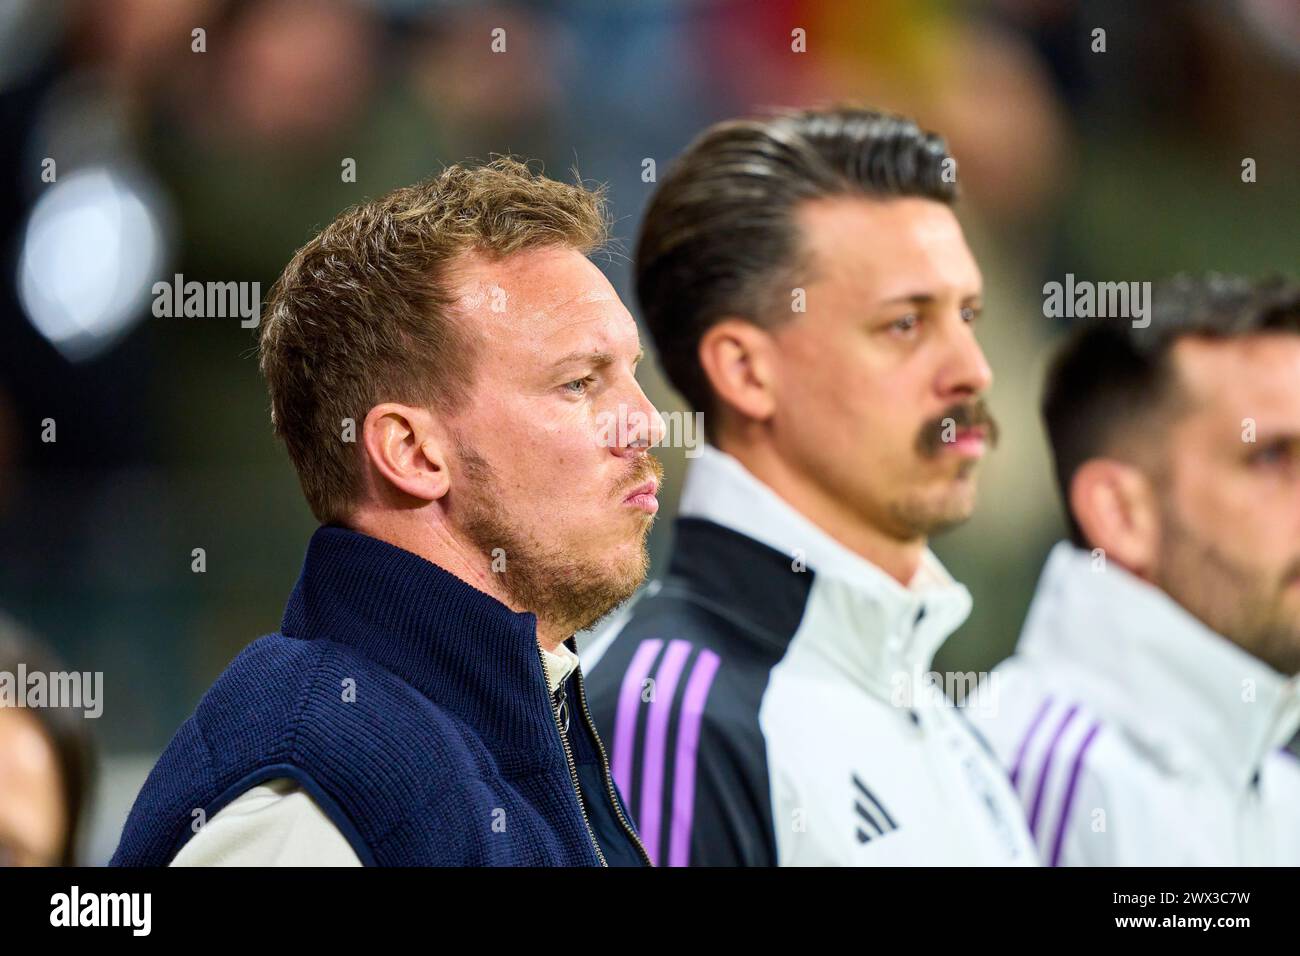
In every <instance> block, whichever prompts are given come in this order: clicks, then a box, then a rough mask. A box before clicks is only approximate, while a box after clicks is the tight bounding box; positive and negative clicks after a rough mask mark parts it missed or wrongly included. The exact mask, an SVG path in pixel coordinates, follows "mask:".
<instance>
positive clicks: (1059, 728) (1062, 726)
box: [1029, 704, 1079, 840]
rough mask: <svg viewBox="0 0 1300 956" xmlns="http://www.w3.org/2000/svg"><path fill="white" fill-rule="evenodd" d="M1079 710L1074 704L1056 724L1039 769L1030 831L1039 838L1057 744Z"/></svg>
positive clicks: (1030, 816)
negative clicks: (1039, 823) (1044, 799)
mask: <svg viewBox="0 0 1300 956" xmlns="http://www.w3.org/2000/svg"><path fill="white" fill-rule="evenodd" d="M1078 712H1079V705H1078V704H1073V705H1072V706H1071V707H1070V709H1069V710H1067V711H1066V712H1065V716H1064V717H1062V718H1061V722H1060V723H1059V724H1057V725H1056V733H1054V734H1052V742H1051V743H1050V744H1048V745H1047V753H1046V754H1045V755H1044V756H1043V767H1042V769H1041V770H1039V771H1038V786H1037V788H1035V790H1034V805H1033V806H1032V807H1030V809H1029V832H1030V834H1031V835H1032V836H1033V837H1034V839H1035V840H1036V839H1038V813H1039V811H1040V810H1042V809H1043V792H1044V791H1045V790H1046V789H1047V775H1048V774H1049V773H1051V770H1052V758H1053V757H1055V756H1056V745H1057V744H1059V743H1060V742H1061V737H1062V736H1063V735H1064V734H1065V731H1066V728H1068V727H1069V726H1070V721H1072V720H1074V715H1075V714H1077V713H1078Z"/></svg>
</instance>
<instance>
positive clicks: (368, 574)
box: [281, 526, 558, 752]
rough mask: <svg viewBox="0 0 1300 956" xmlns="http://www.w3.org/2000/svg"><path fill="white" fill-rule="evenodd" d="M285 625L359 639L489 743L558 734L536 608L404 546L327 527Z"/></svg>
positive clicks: (351, 642)
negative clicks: (509, 602) (505, 599)
mask: <svg viewBox="0 0 1300 956" xmlns="http://www.w3.org/2000/svg"><path fill="white" fill-rule="evenodd" d="M281 629H282V631H283V633H284V634H285V635H287V636H290V637H296V638H303V639H306V640H314V639H324V640H330V641H334V642H336V643H339V644H344V645H347V646H349V647H352V648H354V649H355V650H357V651H358V652H360V653H361V654H362V655H364V656H365V657H367V658H368V659H370V660H372V661H374V662H375V663H377V664H379V665H381V666H382V667H384V668H386V669H387V670H388V671H390V672H391V673H393V674H394V675H396V676H397V677H399V678H401V679H402V680H403V681H405V682H407V683H408V684H410V685H411V686H412V687H414V688H415V689H416V690H418V691H419V692H420V693H422V694H423V695H424V696H425V697H427V698H429V699H430V700H431V701H433V702H434V703H436V704H438V705H439V706H440V707H442V708H444V709H445V710H448V711H450V712H452V713H454V714H456V715H457V716H459V717H460V718H461V719H462V720H464V721H466V722H467V723H468V724H470V725H471V726H472V727H474V728H475V729H476V730H477V731H478V732H479V733H480V734H482V736H483V737H484V739H485V742H486V743H488V745H489V746H493V747H497V746H500V745H504V746H506V747H508V748H510V749H512V750H518V751H534V752H536V751H539V750H541V749H542V748H539V747H538V741H539V738H540V737H542V736H545V737H546V738H548V739H554V738H555V734H554V733H553V732H551V728H552V726H553V717H552V714H551V709H550V707H551V703H550V695H549V693H548V690H547V680H546V676H545V674H544V672H543V670H542V658H541V655H540V653H539V650H538V645H537V619H536V617H535V616H534V615H533V614H531V613H522V614H521V613H516V612H514V611H512V610H511V609H510V608H508V607H506V605H504V604H502V603H501V602H500V601H498V600H496V599H495V598H493V597H490V596H489V595H487V594H485V593H483V592H482V591H479V590H478V589H477V588H474V587H472V586H471V585H469V584H467V583H465V582H464V581H462V580H461V579H460V578H458V577H456V576H455V575H453V574H451V573H450V572H448V571H445V570H443V569H442V568H440V567H438V566H437V565H436V564H433V563H432V562H430V561H426V560H425V559H424V558H422V557H420V556H419V555H416V554H412V553H411V552H409V551H405V550H403V549H402V548H399V547H396V546H395V545H391V544H388V543H387V542H384V541H380V540H378V539H377V538H372V537H369V536H368V535H364V534H361V533H359V532H356V531H352V530H349V529H347V528H340V527H332V526H326V527H322V528H319V529H317V531H316V532H315V534H313V535H312V538H311V542H310V543H309V544H308V546H307V556H306V559H305V560H304V562H303V568H302V574H301V576H300V577H299V578H298V583H297V585H296V586H295V587H294V589H293V593H292V594H291V595H290V598H289V603H288V606H287V607H286V609H285V613H284V622H283V624H282V626H281ZM357 693H358V694H363V693H365V688H364V687H358V688H357ZM557 746H558V743H557Z"/></svg>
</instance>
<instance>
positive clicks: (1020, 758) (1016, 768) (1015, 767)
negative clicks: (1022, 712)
mask: <svg viewBox="0 0 1300 956" xmlns="http://www.w3.org/2000/svg"><path fill="white" fill-rule="evenodd" d="M1051 706H1052V696H1051V695H1050V694H1049V695H1047V698H1046V699H1045V700H1044V701H1043V705H1042V706H1041V707H1039V708H1038V713H1036V714H1034V719H1033V720H1031V721H1030V722H1029V729H1028V730H1026V731H1025V738H1024V740H1022V741H1020V749H1018V750H1017V751H1016V760H1015V763H1013V764H1012V765H1011V787H1012V789H1015V788H1016V784H1017V783H1018V782H1019V780H1020V767H1021V765H1022V764H1023V763H1024V762H1025V752H1026V751H1027V750H1029V742H1030V741H1031V740H1033V739H1034V735H1035V734H1037V733H1038V725H1039V724H1041V723H1042V722H1043V718H1044V717H1046V716H1047V711H1048V710H1049V709H1050V708H1051Z"/></svg>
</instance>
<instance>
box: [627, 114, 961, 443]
mask: <svg viewBox="0 0 1300 956" xmlns="http://www.w3.org/2000/svg"><path fill="white" fill-rule="evenodd" d="M948 158H949V157H948V151H947V147H946V145H945V144H944V141H943V139H941V138H940V137H939V136H937V135H935V134H933V133H927V132H925V131H923V130H921V129H920V128H919V127H917V125H916V124H915V123H914V122H912V121H911V120H909V119H905V118H904V117H901V116H892V115H889V114H886V113H879V112H875V111H873V110H868V109H861V108H857V107H847V106H841V107H833V108H829V109H817V110H803V111H798V112H782V113H777V114H774V115H772V116H768V117H764V118H758V119H746V120H733V121H729V122H725V123H719V124H717V125H715V126H711V127H710V128H709V129H707V130H705V132H704V133H703V134H702V135H700V136H699V138H697V139H696V140H695V141H694V142H693V143H691V145H690V146H688V147H687V149H686V151H685V152H684V153H683V154H682V155H681V157H680V158H678V160H677V161H676V162H675V163H674V164H673V166H672V168H671V169H670V170H669V171H668V174H667V176H665V177H664V180H663V182H661V183H660V185H659V188H658V190H657V191H656V192H655V195H654V197H653V198H652V199H651V201H650V205H649V208H648V209H647V210H646V214H645V218H644V220H643V221H642V224H641V234H640V238H639V239H638V241H637V252H636V295H637V299H638V301H639V302H640V304H641V313H642V316H643V317H644V319H645V322H646V325H647V327H648V328H649V330H650V334H651V336H652V337H653V339H654V342H655V347H656V350H657V351H658V354H659V360H660V362H661V363H662V364H663V368H664V372H665V373H666V374H667V376H668V379H669V381H671V382H672V384H673V385H674V386H675V387H676V388H677V390H678V391H679V392H681V393H682V396H683V397H684V398H685V399H686V400H687V401H688V402H690V404H691V406H692V407H693V408H695V409H697V410H699V411H705V412H708V411H711V410H712V403H713V396H712V390H711V389H710V387H709V383H708V378H707V376H706V374H705V372H704V369H703V368H702V366H701V365H700V360H699V344H700V339H701V338H703V336H704V333H705V332H707V331H708V329H709V328H710V327H711V326H712V325H714V324H715V323H716V322H718V321H719V320H721V319H723V318H726V317H729V316H735V317H738V318H743V319H748V320H750V321H752V322H754V323H756V324H759V325H764V326H769V327H770V326H774V325H776V324H778V323H779V322H781V321H783V320H784V319H788V318H789V316H790V314H791V313H790V309H789V301H790V300H789V294H788V289H790V288H794V287H795V286H797V285H798V284H799V283H798V281H797V275H798V272H799V270H800V269H801V268H802V267H803V263H802V262H801V245H800V235H799V229H798V225H797V224H796V222H795V212H796V208H797V207H798V206H799V205H800V204H801V203H803V202H805V201H807V200H812V199H821V198H826V197H831V196H842V195H865V196H872V197H887V196H923V197H926V198H929V199H934V200H937V201H939V202H942V203H945V204H949V205H950V204H952V203H953V202H954V201H955V200H956V198H957V184H956V181H955V179H956V177H955V175H945V172H946V168H945V165H944V160H946V159H948ZM948 168H949V169H952V170H955V165H953V166H950V167H948ZM783 289H785V290H786V291H785V292H784V293H783V292H782V291H781V290H783ZM782 305H783V306H784V308H781V306H782ZM706 422H707V418H706ZM710 431H711V430H710Z"/></svg>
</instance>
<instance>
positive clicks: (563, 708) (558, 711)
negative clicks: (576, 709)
mask: <svg viewBox="0 0 1300 956" xmlns="http://www.w3.org/2000/svg"><path fill="white" fill-rule="evenodd" d="M567 683H568V681H567V680H566V681H561V682H560V686H559V688H558V689H557V690H556V691H555V715H556V716H557V717H558V718H559V719H560V733H562V734H565V735H566V736H567V735H568V733H569V696H568V694H566V693H565V689H564V685H565V684H567Z"/></svg>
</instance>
